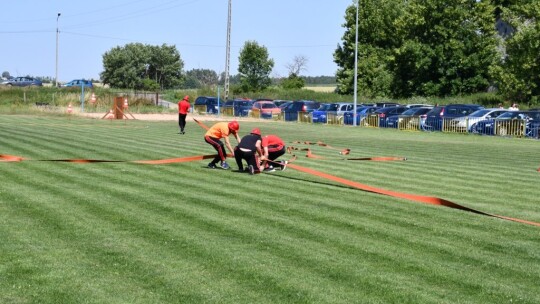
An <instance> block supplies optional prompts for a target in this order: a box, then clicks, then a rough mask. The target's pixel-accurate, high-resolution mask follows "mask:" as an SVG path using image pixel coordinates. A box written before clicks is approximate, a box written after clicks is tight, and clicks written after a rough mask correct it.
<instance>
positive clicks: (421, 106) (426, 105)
mask: <svg viewBox="0 0 540 304" xmlns="http://www.w3.org/2000/svg"><path fill="white" fill-rule="evenodd" d="M405 106H406V107H407V108H433V105H430V104H425V103H409V104H407V105H405Z"/></svg>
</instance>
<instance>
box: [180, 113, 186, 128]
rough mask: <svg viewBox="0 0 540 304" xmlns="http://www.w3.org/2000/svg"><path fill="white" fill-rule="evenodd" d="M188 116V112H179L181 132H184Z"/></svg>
mask: <svg viewBox="0 0 540 304" xmlns="http://www.w3.org/2000/svg"><path fill="white" fill-rule="evenodd" d="M186 116H187V114H178V125H179V126H180V132H184V128H185V127H186Z"/></svg>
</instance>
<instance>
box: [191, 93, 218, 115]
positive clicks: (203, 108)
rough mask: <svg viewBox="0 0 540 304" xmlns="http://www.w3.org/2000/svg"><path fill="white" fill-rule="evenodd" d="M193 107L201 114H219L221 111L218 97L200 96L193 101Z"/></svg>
mask: <svg viewBox="0 0 540 304" xmlns="http://www.w3.org/2000/svg"><path fill="white" fill-rule="evenodd" d="M193 109H194V111H195V113H199V114H203V113H207V114H217V113H218V112H219V109H218V97H211V96H199V97H197V99H195V102H194V103H193Z"/></svg>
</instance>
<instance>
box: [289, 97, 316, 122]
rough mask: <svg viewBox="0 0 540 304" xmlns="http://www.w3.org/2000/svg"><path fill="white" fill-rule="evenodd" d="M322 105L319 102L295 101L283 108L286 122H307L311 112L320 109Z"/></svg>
mask: <svg viewBox="0 0 540 304" xmlns="http://www.w3.org/2000/svg"><path fill="white" fill-rule="evenodd" d="M320 105H321V104H320V103H319V102H316V101H313V100H297V101H293V102H291V103H289V104H287V106H285V107H284V108H282V113H283V118H284V119H285V121H298V120H300V121H307V120H309V118H310V116H311V112H313V111H315V110H316V109H318V108H319V107H320Z"/></svg>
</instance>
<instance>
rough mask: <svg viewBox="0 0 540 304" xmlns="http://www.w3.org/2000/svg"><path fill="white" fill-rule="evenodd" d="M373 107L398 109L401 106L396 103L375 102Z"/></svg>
mask: <svg viewBox="0 0 540 304" xmlns="http://www.w3.org/2000/svg"><path fill="white" fill-rule="evenodd" d="M373 106H374V107H378V108H387V107H399V106H401V105H400V104H399V103H396V102H376V103H374V104H373Z"/></svg>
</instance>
